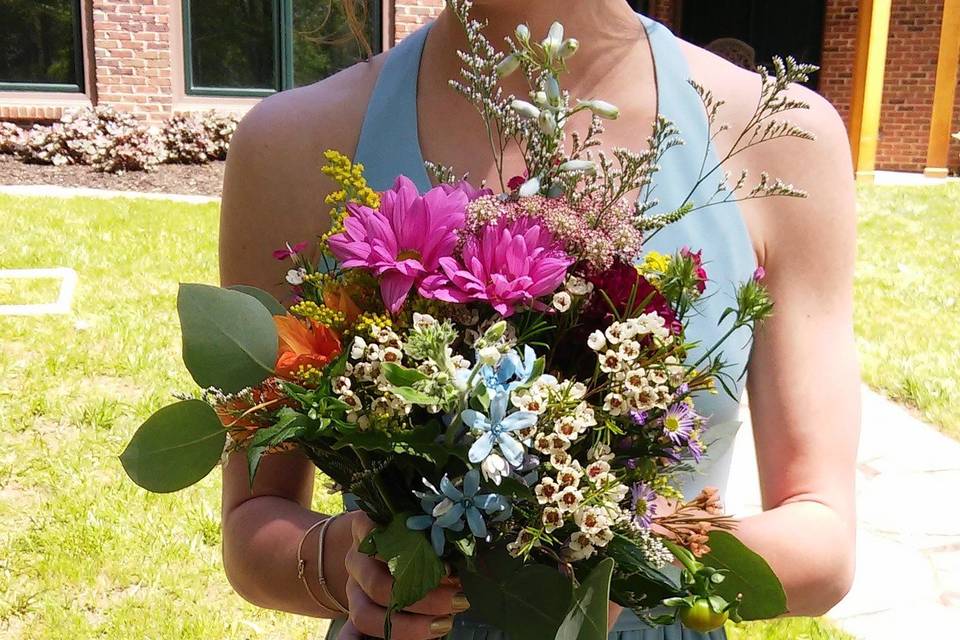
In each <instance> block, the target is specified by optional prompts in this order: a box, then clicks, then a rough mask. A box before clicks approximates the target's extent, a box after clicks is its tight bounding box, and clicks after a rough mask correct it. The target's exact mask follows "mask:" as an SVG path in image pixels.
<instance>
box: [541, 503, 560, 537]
mask: <svg viewBox="0 0 960 640" xmlns="http://www.w3.org/2000/svg"><path fill="white" fill-rule="evenodd" d="M542 518H543V527H544V529H546V531H547V533H550V532H551V531H555V530H556V529H559V528H560V527H562V526H563V512H562V511H560V509H557V508H556V507H547V508H546V509H544V510H543V516H542Z"/></svg>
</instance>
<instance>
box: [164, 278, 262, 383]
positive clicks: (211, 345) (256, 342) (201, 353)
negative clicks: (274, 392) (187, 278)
mask: <svg viewBox="0 0 960 640" xmlns="http://www.w3.org/2000/svg"><path fill="white" fill-rule="evenodd" d="M177 310H178V311H179V313H180V326H181V329H182V331H183V362H184V364H185V365H186V366H187V369H188V370H189V371H190V375H192V376H193V379H194V380H195V381H196V383H197V384H198V385H200V386H201V387H204V388H207V387H216V388H218V389H220V390H222V391H224V392H226V393H236V392H237V391H240V390H241V389H244V388H246V387H252V386H256V385H258V384H260V383H261V382H263V381H264V380H265V379H266V378H267V377H269V376H271V375H272V374H273V368H274V365H275V364H276V361H277V345H278V342H277V329H276V326H275V325H274V323H273V317H272V316H271V315H270V312H269V311H267V309H266V307H264V306H263V304H262V303H261V302H260V301H259V300H258V299H257V298H254V297H252V296H250V295H247V294H246V293H240V292H239V291H230V290H229V289H221V288H219V287H212V286H209V285H203V284H183V285H180V295H179V296H178V297H177Z"/></svg>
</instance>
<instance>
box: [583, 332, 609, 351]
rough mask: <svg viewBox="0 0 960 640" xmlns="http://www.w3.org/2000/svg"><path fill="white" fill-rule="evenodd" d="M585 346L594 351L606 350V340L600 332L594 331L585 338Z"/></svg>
mask: <svg viewBox="0 0 960 640" xmlns="http://www.w3.org/2000/svg"><path fill="white" fill-rule="evenodd" d="M587 346H588V347H590V348H591V349H593V350H594V351H603V350H604V349H606V348H607V338H606V337H605V336H604V335H603V332H602V331H599V330H598V331H594V332H593V333H591V334H590V337H589V338H587Z"/></svg>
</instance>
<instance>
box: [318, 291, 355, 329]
mask: <svg viewBox="0 0 960 640" xmlns="http://www.w3.org/2000/svg"><path fill="white" fill-rule="evenodd" d="M323 304H325V305H326V306H327V307H329V308H331V309H333V310H334V311H340V312H342V313H343V314H344V315H345V316H346V317H347V324H348V325H350V326H353V323H355V322H356V321H357V318H358V317H360V313H361V311H360V307H358V306H357V304H356V303H355V302H354V301H353V298H351V297H350V294H349V293H347V289H346V287H341V286H338V285H331V286H328V287H327V288H326V289H324V291H323Z"/></svg>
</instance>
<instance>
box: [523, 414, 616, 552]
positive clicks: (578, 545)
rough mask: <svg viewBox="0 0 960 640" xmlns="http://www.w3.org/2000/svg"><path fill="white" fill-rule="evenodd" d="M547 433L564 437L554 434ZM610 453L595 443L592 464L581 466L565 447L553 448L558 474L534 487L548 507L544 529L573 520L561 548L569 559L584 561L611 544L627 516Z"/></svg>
mask: <svg viewBox="0 0 960 640" xmlns="http://www.w3.org/2000/svg"><path fill="white" fill-rule="evenodd" d="M546 438H547V439H548V440H554V439H556V440H561V441H562V438H560V436H559V435H558V434H556V433H554V434H553V435H552V436H546ZM538 439H539V438H538ZM568 446H569V445H568ZM612 458H613V456H612V455H611V454H610V450H609V448H608V447H603V446H600V447H594V448H592V449H591V451H590V458H589V459H590V463H589V464H588V465H587V466H586V467H583V466H582V465H581V464H580V461H579V460H573V459H572V458H571V457H570V456H569V454H567V453H566V451H565V450H561V451H554V452H553V453H551V454H550V464H551V466H552V467H553V468H554V474H553V475H552V476H549V475H548V476H544V477H543V478H542V479H541V480H540V482H539V483H538V484H537V485H536V486H535V487H534V495H535V496H536V498H537V502H538V503H540V504H541V505H543V506H544V509H543V512H542V515H541V525H542V527H543V530H544V531H545V532H546V533H552V532H553V531H555V530H557V529H559V528H561V527H563V526H564V525H566V524H569V523H573V524H574V525H575V526H576V529H577V530H576V531H574V532H573V533H572V534H571V535H570V537H569V539H568V540H567V543H566V546H565V548H564V552H563V553H564V557H565V558H566V559H567V560H568V561H570V562H576V561H578V560H585V559H587V558H589V557H591V556H592V555H593V554H594V553H596V550H597V549H598V548H602V547H605V546H607V545H608V544H609V543H610V541H611V540H613V535H614V534H613V528H614V527H615V526H616V525H618V524H622V523H625V522H627V521H628V520H629V515H628V514H626V513H625V512H624V511H623V509H622V507H621V503H622V502H623V501H624V499H625V498H626V496H627V494H628V493H629V489H628V488H627V486H626V485H624V484H623V483H621V482H620V481H619V480H618V478H617V477H616V475H615V474H614V473H613V472H612V470H611V467H610V460H611V459H612ZM517 542H518V543H519V540H518V541H517ZM518 548H519V547H518Z"/></svg>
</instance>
